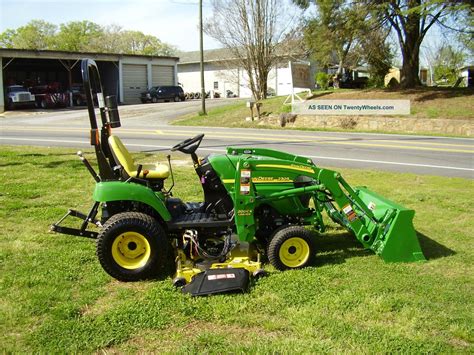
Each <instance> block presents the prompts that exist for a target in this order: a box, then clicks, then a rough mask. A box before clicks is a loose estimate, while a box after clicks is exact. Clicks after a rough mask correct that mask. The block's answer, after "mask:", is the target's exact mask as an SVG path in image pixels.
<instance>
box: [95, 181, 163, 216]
mask: <svg viewBox="0 0 474 355" xmlns="http://www.w3.org/2000/svg"><path fill="white" fill-rule="evenodd" d="M92 198H93V199H94V201H97V202H111V201H137V202H142V203H144V204H147V205H148V206H150V207H152V208H154V209H155V210H156V212H158V213H159V214H160V216H161V218H163V220H164V221H165V222H167V221H169V220H171V215H170V213H169V211H168V210H167V209H166V206H165V204H164V200H163V199H164V197H163V194H162V193H161V192H158V193H155V192H153V190H151V189H150V188H148V187H146V186H143V185H140V184H136V183H133V182H124V181H104V182H99V183H97V184H96V185H95V189H94V194H93V196H92Z"/></svg>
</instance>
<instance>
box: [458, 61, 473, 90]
mask: <svg viewBox="0 0 474 355" xmlns="http://www.w3.org/2000/svg"><path fill="white" fill-rule="evenodd" d="M459 75H460V77H461V78H462V83H463V86H465V87H469V88H472V87H473V86H474V65H465V66H463V67H461V68H460V69H459Z"/></svg>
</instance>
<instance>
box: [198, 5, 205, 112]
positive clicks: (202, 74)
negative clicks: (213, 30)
mask: <svg viewBox="0 0 474 355" xmlns="http://www.w3.org/2000/svg"><path fill="white" fill-rule="evenodd" d="M199 49H200V52H201V53H200V54H201V114H202V115H207V112H206V90H205V87H204V41H203V28H202V0H199Z"/></svg>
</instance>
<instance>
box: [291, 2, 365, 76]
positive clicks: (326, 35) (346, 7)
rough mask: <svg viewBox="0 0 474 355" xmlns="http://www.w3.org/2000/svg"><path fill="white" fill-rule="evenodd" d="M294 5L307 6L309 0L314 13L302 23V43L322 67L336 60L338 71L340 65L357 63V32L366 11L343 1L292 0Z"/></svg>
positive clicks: (339, 71)
mask: <svg viewBox="0 0 474 355" xmlns="http://www.w3.org/2000/svg"><path fill="white" fill-rule="evenodd" d="M294 2H295V3H296V4H297V5H298V6H300V7H302V8H303V9H307V8H308V7H309V6H310V4H311V3H314V5H315V7H316V12H317V16H316V17H314V18H312V19H310V20H308V21H307V22H306V24H305V29H304V38H305V43H306V46H307V48H308V49H309V51H310V52H311V55H312V57H313V58H314V59H315V60H316V61H317V62H318V63H319V65H321V66H323V67H327V66H329V65H331V64H334V61H335V60H337V62H338V64H339V65H338V74H342V70H343V68H350V67H355V66H357V64H358V61H359V56H358V53H360V52H358V51H355V50H354V49H355V48H356V47H357V46H358V45H359V37H360V36H359V33H360V30H361V29H362V25H363V23H364V19H365V18H366V16H367V10H366V8H364V7H363V6H360V5H358V4H357V3H354V2H351V1H347V0H314V1H310V0H295V1H294Z"/></svg>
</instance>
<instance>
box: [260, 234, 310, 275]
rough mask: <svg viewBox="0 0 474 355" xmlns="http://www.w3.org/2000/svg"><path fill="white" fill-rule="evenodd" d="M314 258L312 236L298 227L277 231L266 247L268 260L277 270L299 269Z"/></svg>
mask: <svg viewBox="0 0 474 355" xmlns="http://www.w3.org/2000/svg"><path fill="white" fill-rule="evenodd" d="M314 257H315V247H314V242H313V235H312V234H311V232H309V231H308V230H307V229H305V228H303V227H300V226H289V227H286V228H282V229H279V230H277V231H276V232H275V234H274V236H273V237H272V239H271V241H270V244H269V245H268V259H269V261H270V263H271V264H272V265H273V266H274V267H275V268H276V269H278V270H288V269H300V268H303V267H306V266H308V265H311V264H312V263H313V261H314Z"/></svg>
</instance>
